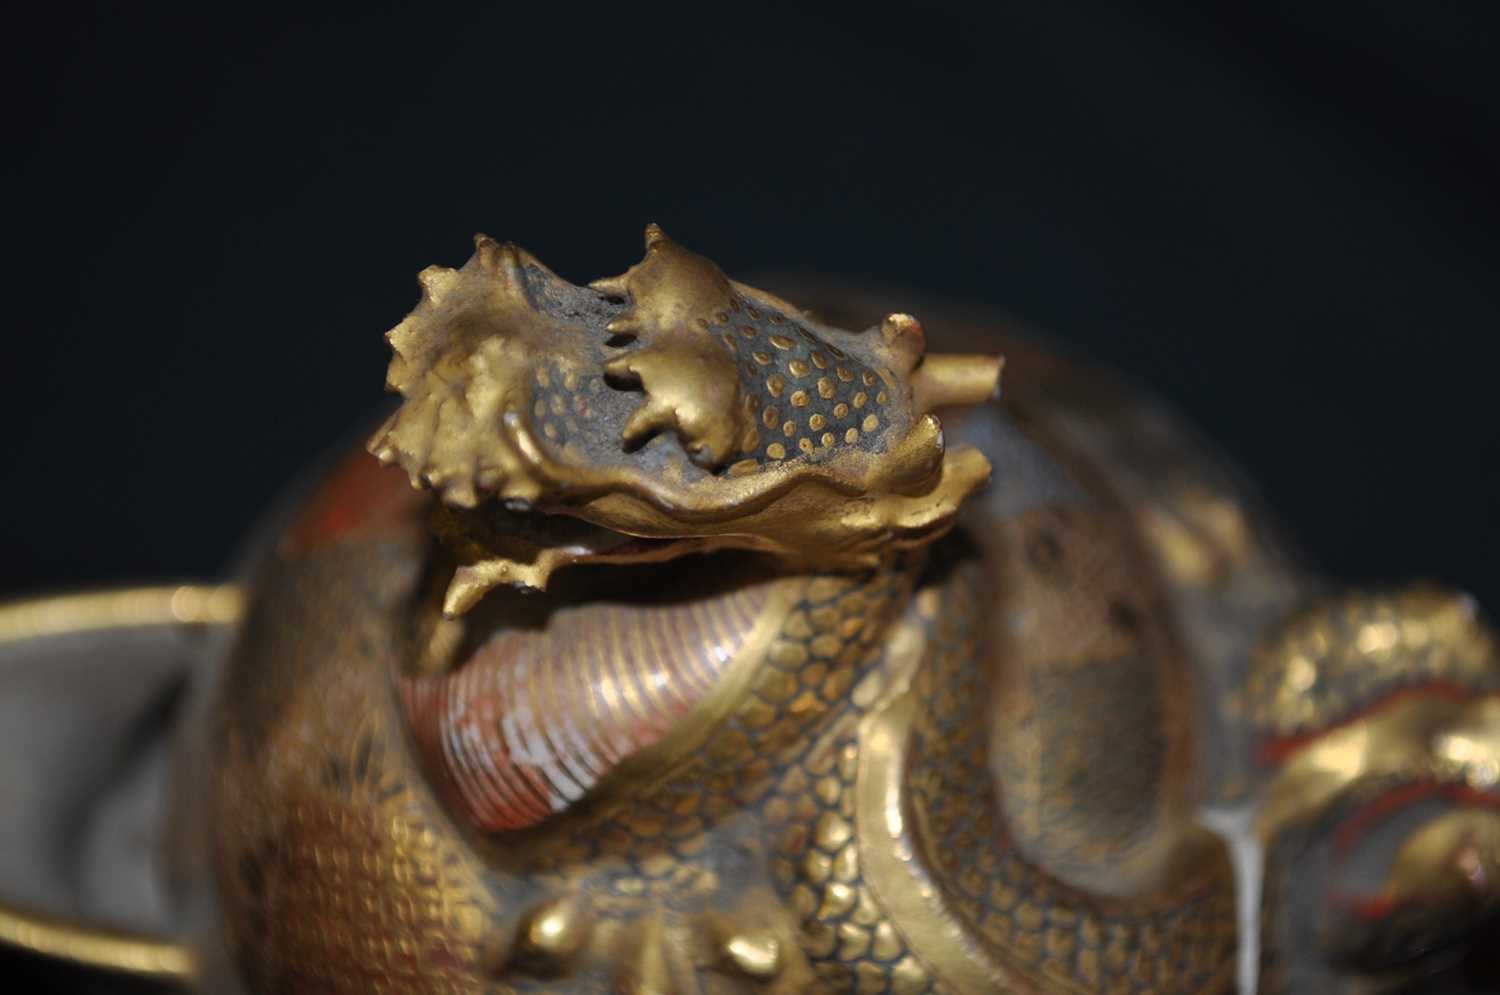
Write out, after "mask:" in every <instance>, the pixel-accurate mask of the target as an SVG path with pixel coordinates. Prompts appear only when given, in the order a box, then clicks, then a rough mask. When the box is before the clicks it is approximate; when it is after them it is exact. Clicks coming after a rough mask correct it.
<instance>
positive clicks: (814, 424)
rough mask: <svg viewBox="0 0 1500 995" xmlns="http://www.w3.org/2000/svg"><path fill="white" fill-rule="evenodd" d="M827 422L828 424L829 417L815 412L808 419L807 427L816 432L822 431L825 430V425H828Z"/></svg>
mask: <svg viewBox="0 0 1500 995" xmlns="http://www.w3.org/2000/svg"><path fill="white" fill-rule="evenodd" d="M827 424H828V419H827V418H824V417H823V416H822V415H820V414H816V413H815V414H813V415H812V417H810V418H808V419H807V427H808V428H810V429H812V430H813V431H814V432H821V431H823V426H824V425H827Z"/></svg>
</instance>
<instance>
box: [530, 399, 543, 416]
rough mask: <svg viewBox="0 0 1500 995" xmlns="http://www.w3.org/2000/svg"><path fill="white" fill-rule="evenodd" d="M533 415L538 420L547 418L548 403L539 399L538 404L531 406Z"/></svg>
mask: <svg viewBox="0 0 1500 995" xmlns="http://www.w3.org/2000/svg"><path fill="white" fill-rule="evenodd" d="M531 413H532V414H534V415H536V416H537V417H538V418H544V417H546V415H547V402H546V401H544V400H542V399H541V398H540V397H539V398H537V399H536V403H535V404H533V405H532V406H531Z"/></svg>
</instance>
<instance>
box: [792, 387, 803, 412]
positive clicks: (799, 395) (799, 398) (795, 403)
mask: <svg viewBox="0 0 1500 995" xmlns="http://www.w3.org/2000/svg"><path fill="white" fill-rule="evenodd" d="M792 407H794V408H805V407H807V391H805V390H799V391H797V392H796V393H795V394H793V395H792Z"/></svg>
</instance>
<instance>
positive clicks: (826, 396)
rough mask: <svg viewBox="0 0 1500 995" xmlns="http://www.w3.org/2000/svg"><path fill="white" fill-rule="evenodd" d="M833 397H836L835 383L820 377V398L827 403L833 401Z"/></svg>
mask: <svg viewBox="0 0 1500 995" xmlns="http://www.w3.org/2000/svg"><path fill="white" fill-rule="evenodd" d="M833 395H834V386H833V381H832V380H829V379H828V378H827V377H819V378H818V396H819V397H821V398H822V399H823V400H825V401H831V400H833Z"/></svg>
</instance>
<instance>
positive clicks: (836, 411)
mask: <svg viewBox="0 0 1500 995" xmlns="http://www.w3.org/2000/svg"><path fill="white" fill-rule="evenodd" d="M848 413H849V405H847V404H845V403H844V402H843V401H840V402H839V403H837V404H835V405H834V406H833V417H835V418H842V417H844V416H845V415H847V414H848Z"/></svg>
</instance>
